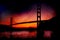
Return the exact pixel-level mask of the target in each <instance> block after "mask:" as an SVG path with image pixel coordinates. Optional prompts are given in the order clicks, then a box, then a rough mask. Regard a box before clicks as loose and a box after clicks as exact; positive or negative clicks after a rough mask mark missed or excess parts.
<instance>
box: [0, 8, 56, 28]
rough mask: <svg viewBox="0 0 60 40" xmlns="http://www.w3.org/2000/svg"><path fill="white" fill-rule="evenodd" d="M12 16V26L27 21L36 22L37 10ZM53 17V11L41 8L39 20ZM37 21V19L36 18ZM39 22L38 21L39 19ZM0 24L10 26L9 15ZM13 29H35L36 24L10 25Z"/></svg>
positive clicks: (33, 9)
mask: <svg viewBox="0 0 60 40" xmlns="http://www.w3.org/2000/svg"><path fill="white" fill-rule="evenodd" d="M11 16H12V18H13V19H12V24H16V23H21V22H29V21H37V10H36V8H32V9H31V10H30V11H27V12H22V13H20V14H17V13H16V14H14V15H11ZM53 17H55V11H54V10H52V9H51V8H49V9H47V8H44V7H43V8H41V20H49V19H51V18H53ZM38 19H39V18H38ZM39 20H40V19H39ZM0 24H3V25H10V15H8V16H7V17H5V18H4V19H3V20H2V21H1V22H0ZM12 27H14V28H29V27H31V28H37V22H34V23H25V24H16V25H12Z"/></svg>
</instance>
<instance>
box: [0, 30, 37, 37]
mask: <svg viewBox="0 0 60 40" xmlns="http://www.w3.org/2000/svg"><path fill="white" fill-rule="evenodd" d="M36 34H37V32H36V31H32V32H29V31H14V32H0V38H2V37H6V38H10V35H12V37H13V38H36Z"/></svg>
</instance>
